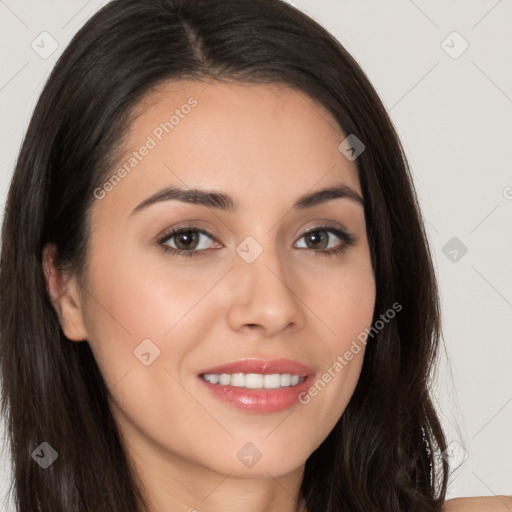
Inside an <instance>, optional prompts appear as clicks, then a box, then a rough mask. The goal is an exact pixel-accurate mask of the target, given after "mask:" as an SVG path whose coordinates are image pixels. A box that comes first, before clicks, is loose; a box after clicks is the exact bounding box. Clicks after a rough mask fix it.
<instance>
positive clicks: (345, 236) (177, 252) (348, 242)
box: [157, 226, 357, 258]
mask: <svg viewBox="0 0 512 512" xmlns="http://www.w3.org/2000/svg"><path fill="white" fill-rule="evenodd" d="M189 231H193V232H197V233H200V234H202V235H206V236H207V237H209V238H211V239H212V240H215V237H213V236H212V235H210V233H208V232H207V231H205V230H203V229H200V228H197V227H193V226H190V227H184V228H178V229H176V230H174V231H170V232H169V233H166V234H164V235H163V236H162V238H160V240H159V241H158V242H157V245H158V247H159V248H161V249H162V250H163V251H165V252H166V253H167V254H172V255H174V256H179V257H184V258H190V257H193V256H202V255H203V254H204V253H205V252H207V251H208V250H209V249H201V250H199V251H197V250H190V251H185V250H182V249H175V248H174V247H169V246H168V245H165V244H166V242H168V241H169V240H170V239H171V238H173V237H175V236H177V235H180V234H182V233H187V232H189ZM322 231H326V232H330V233H333V234H334V235H335V236H337V237H338V238H340V239H341V240H342V241H343V243H342V245H341V246H338V247H336V248H334V249H328V250H323V251H316V250H315V249H306V250H308V251H313V252H314V253H316V254H318V253H320V254H322V255H323V256H334V255H336V254H339V255H341V254H343V253H344V252H345V251H347V250H348V249H349V248H350V247H352V246H353V245H354V244H355V243H356V241H357V239H356V238H355V237H354V236H353V235H351V234H350V233H347V232H346V231H343V230H341V229H339V228H337V227H335V226H317V227H315V228H314V229H311V230H309V231H306V232H305V233H303V234H302V236H301V237H300V238H302V237H304V236H306V235H309V234H311V233H317V232H322ZM300 238H299V240H300ZM303 250H304V249H303Z"/></svg>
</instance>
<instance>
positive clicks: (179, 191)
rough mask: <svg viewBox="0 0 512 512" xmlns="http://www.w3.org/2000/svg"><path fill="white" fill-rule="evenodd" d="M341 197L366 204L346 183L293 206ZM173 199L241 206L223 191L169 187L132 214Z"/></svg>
mask: <svg viewBox="0 0 512 512" xmlns="http://www.w3.org/2000/svg"><path fill="white" fill-rule="evenodd" d="M340 198H346V199H350V200H352V201H355V202H357V203H360V204H361V205H363V206H364V200H363V198H362V197H361V196H360V195H359V194H358V193H357V192H356V191H355V190H354V189H353V188H351V187H349V186H348V185H345V184H340V185H336V186H333V187H329V188H325V189H322V190H317V191H316V192H311V193H308V194H305V195H304V196H302V197H300V198H299V199H298V200H297V201H296V202H295V204H294V205H293V207H292V208H293V209H294V210H304V209H306V208H311V207H312V206H316V205H319V204H321V203H325V202H327V201H330V200H332V199H340ZM172 200H174V201H181V202H184V203H191V204H196V205H200V206H207V207H208V208H216V209H219V210H224V211H229V212H235V211H236V210H238V208H239V205H238V203H237V201H236V200H234V199H233V198H232V197H231V196H228V195H227V194H223V193H222V192H210V191H207V190H200V189H197V188H193V189H191V188H188V189H183V188H178V187H169V188H165V189H163V190H160V191H159V192H157V193H156V194H153V195H152V196H151V197H148V198H147V199H145V200H144V201H142V203H140V204H139V205H138V206H137V207H135V209H134V210H133V211H132V213H131V215H133V214H134V213H136V212H138V211H140V210H142V209H144V208H147V207H148V206H150V205H153V204H156V203H161V202H164V201H172Z"/></svg>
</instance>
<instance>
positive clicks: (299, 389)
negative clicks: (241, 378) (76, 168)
mask: <svg viewBox="0 0 512 512" xmlns="http://www.w3.org/2000/svg"><path fill="white" fill-rule="evenodd" d="M199 379H200V380H201V382H202V383H203V384H204V385H205V386H206V387H207V388H208V390H209V391H210V393H212V395H213V396H214V397H215V398H218V399H219V400H221V401H222V402H224V403H227V404H228V405H231V406H232V407H234V408H236V409H241V410H243V411H248V412H256V413H271V412H278V411H283V410H284V409H288V407H291V406H292V405H295V404H296V403H297V402H298V401H299V395H300V394H301V393H305V392H307V390H308V388H309V387H310V386H311V384H312V382H313V380H314V375H309V376H308V377H306V378H305V379H304V380H303V381H302V382H301V383H300V384H297V385H296V386H287V387H285V388H279V389H264V388H261V389H247V388H242V387H237V386H222V385H220V384H212V383H210V382H207V381H205V380H204V379H203V378H202V377H199Z"/></svg>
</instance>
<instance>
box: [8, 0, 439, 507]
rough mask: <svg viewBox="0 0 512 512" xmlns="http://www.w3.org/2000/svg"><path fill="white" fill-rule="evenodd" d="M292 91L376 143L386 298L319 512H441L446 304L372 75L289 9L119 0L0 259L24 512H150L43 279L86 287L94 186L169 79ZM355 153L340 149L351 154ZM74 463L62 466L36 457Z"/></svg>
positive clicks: (55, 111) (369, 149)
mask: <svg viewBox="0 0 512 512" xmlns="http://www.w3.org/2000/svg"><path fill="white" fill-rule="evenodd" d="M212 77H213V78H215V79H218V80H223V79H231V80H233V79H235V80H243V81H245V82H247V81H248V82H253V83H273V82H274V83H282V84H286V85H288V86H290V87H293V88H295V89H297V90H300V91H303V92H305V93H306V94H308V95H309V96H310V97H311V98H312V99H314V100H316V101H318V102H319V103H320V104H322V105H323V106H324V107H326V108H327V109H328V110H329V111H330V112H331V113H332V114H333V115H334V116H335V118H336V119H337V121H338V122H339V125H340V127H341V128H342V129H343V131H344V132H345V133H346V134H353V135H355V136H356V137H357V138H358V139H360V140H361V141H363V143H364V144H365V151H364V152H363V153H362V154H361V155H360V156H359V157H358V158H357V160H356V164H357V168H358V172H359V178H360V182H361V187H362V192H363V196H364V197H365V218H366V222H367V233H368V239H369V243H370V251H371V258H372V265H373V270H374V273H375V279H376V285H377V295H376V303H375V314H374V321H376V320H377V319H378V318H379V314H381V313H383V312H384V311H386V310H387V309H389V307H390V306H391V305H392V304H394V303H398V304H400V305H402V310H401V311H400V313H399V314H398V315H396V317H395V318H394V319H393V320H392V321H390V322H387V323H386V324H385V325H384V327H383V328H382V329H381V330H379V332H378V333H377V334H375V336H371V337H369V339H368V341H367V346H366V353H365V356H364V363H363V368H362V372H361V375H360V379H359V381H358V384H357V387H356V389H355V392H354V394H353V396H352V398H351V400H350V402H349V404H348V406H347V408H346V410H345V411H344V413H343V415H342V416H341V418H340V420H339V421H338V423H337V424H336V426H335V428H334V429H333V430H332V432H331V433H330V434H329V436H328V437H327V438H326V439H325V441H324V442H323V443H322V444H321V445H320V446H319V447H318V448H317V449H316V450H315V452H314V453H312V454H311V456H310V457H309V458H308V460H307V462H306V466H305V473H304V479H303V482H302V487H301V494H302V495H303V496H304V498H305V500H306V504H307V507H308V510H309V512H335V511H336V512H338V511H349V510H350V511H351V512H370V511H379V512H397V511H404V512H405V511H413V510H414V511H438V510H440V509H441V505H442V503H443V502H444V499H445V493H446V485H447V470H448V467H447V464H446V462H444V461H442V460H441V458H440V457H439V454H440V453H441V452H442V451H444V450H445V448H446V444H445V438H444V436H443V431H442V429H441V426H440V422H439V420H438V417H437V415H436V412H435V410H434V407H433V405H432V402H431V398H430V395H429V381H430V378H431V374H432V370H433V368H434V365H435V361H436V354H437V350H438V345H439V342H440V339H441V333H440V321H439V303H438V290H437V285H436V280H435V275H434V271H433V266H432V263H431V256H430V253H429V247H428V243H427V239H426V235H425V230H424V226H423V222H422V219H421V214H420V211H419V207H418V202H417V198H416V194H415V191H414V187H413V184H412V180H411V176H410V171H409V168H408V164H407V161H406V158H405V156H404V152H403V150H402V147H401V144H400V142H399V139H398V136H397V134H396V131H395V129H394V127H393V125H392V123H391V121H390V119H389V117H388V115H387V113H386V110H385V108H384V106H383V105H382V102H381V101H380V99H379V97H378V95H377V93H376V92H375V90H374V88H373V87H372V86H371V84H370V82H369V80H368V79H367V77H366V76H365V74H364V72H363V71H362V70H361V68H360V67H359V65H358V64H357V62H356V61H355V60H354V59H353V58H352V57H351V56H350V55H349V54H348V53H347V51H346V50H345V49H344V48H343V47H342V45H341V44H340V43H339V42H338V41H337V40H336V39H335V38H333V37H332V36H331V35H330V34H329V33H328V32H327V31H326V30H325V29H323V28H322V27H321V26H320V25H319V24H317V23H316V22H315V21H313V20H312V19H311V18H309V17H308V16H306V15H305V14H303V13H301V12H300V11H299V10H297V9H295V8H293V7H291V6H290V5H288V4H286V3H284V2H282V1H280V0H144V1H140V0H114V1H112V2H110V3H109V4H107V5H106V6H105V7H103V8H102V9H101V10H100V11H99V12H98V13H96V14H95V15H94V16H93V17H92V18H91V19H90V20H89V21H88V22H87V23H86V24H85V26H84V27H83V28H82V29H81V30H80V31H79V32H78V33H77V34H76V36H75V37H74V38H73V40H72V41H71V43H70V44H69V46H68V47H67V48H66V50H65V51H64V52H63V54H62V56H61V57H60V58H59V60H58V62H57V64H56V66H55V68H54V69H53V72H52V74H51V76H50V78H49V80H48V82H47V83H46V85H45V87H44V90H43V92H42V94H41V96H40V98H39V101H38V103H37V106H36V108H35V111H34V113H33V116H32V119H31V122H30V125H29V127H28V130H27V133H26V136H25V140H24V142H23V145H22V148H21V150H20V153H19V157H18V161H17V165H16V169H15V172H14V177H13V180H12V183H11V186H10V190H9V194H8V200H7V204H6V210H5V217H4V222H3V231H2V252H1V261H0V306H1V312H0V322H1V324H0V328H1V337H0V365H1V366H0V371H1V374H0V375H1V378H2V381H1V382H2V407H1V411H2V414H4V415H5V418H6V420H7V423H6V425H7V436H8V437H7V439H8V441H9V443H10V450H11V453H12V469H13V476H14V479H13V491H12V493H13V497H14V501H15V504H16V506H17V510H18V512H34V511H35V510H40V511H42V512H57V511H63V512H64V511H65V512H83V511H95V512H101V511H105V512H107V511H108V512H126V511H139V512H142V511H143V510H147V508H146V505H145V501H144V494H143V490H142V488H141V486H140V482H138V480H137V479H136V478H135V476H134V472H133V471H132V467H131V465H130V463H129V461H128V458H127V454H126V452H125V449H124V446H123V443H122V440H121V438H120V435H119V432H118V430H117V429H116V425H115V423H114V420H113V416H112V414H111V412H110V409H109V406H108V400H107V397H108V389H107V387H106V385H105V382H104V380H103V378H102V375H101V374H100V372H99V369H98V367H97V365H96V362H95V360H94V357H93V355H92V352H91V350H90V347H89V345H88V343H87V342H85V343H72V342H70V340H68V339H66V337H65V336H64V334H63V332H62V329H61V327H60V324H59V321H58V317H57V315H56V312H55V309H54V308H53V306H52V303H51V301H50V298H49V296H48V293H47V290H46V285H45V278H44V272H43V267H42V251H43V248H44V247H45V245H46V244H48V243H54V244H56V247H57V250H58V253H57V264H58V265H60V266H62V267H64V266H65V267H66V268H69V269H72V270H74V271H76V272H77V273H78V275H80V272H82V271H83V270H84V264H85V263H84V262H85V261H86V255H87V250H88V237H89V234H90V233H89V224H88V219H89V217H88V214H89V212H90V208H91V205H92V204H93V202H94V201H95V196H94V190H95V189H96V188H97V187H98V186H100V185H101V184H102V183H104V181H105V177H106V176H108V175H109V173H111V172H112V162H113V161H114V157H115V155H116V151H117V150H118V149H119V148H120V147H121V144H122V141H123V137H124V135H125V134H126V131H127V130H128V129H129V119H130V112H131V111H132V109H133V108H134V107H135V106H136V105H137V103H138V102H139V101H140V100H141V99H142V97H143V96H144V95H145V94H146V93H148V92H149V91H151V89H152V88H154V87H155V86H156V85H158V84H159V83H161V82H163V81H167V80H179V79H184V78H187V79H190V78H192V79H198V80H200V79H205V78H212ZM340 142H341V141H340ZM42 442H47V443H48V444H49V445H51V446H52V447H53V448H54V449H55V450H56V451H57V452H58V459H57V461H55V462H54V463H53V464H51V465H50V466H49V467H48V468H47V469H44V470H43V469H42V468H41V467H40V465H38V464H36V463H35V461H34V459H33V457H32V456H31V454H33V452H34V450H36V448H38V447H39V446H40V445H41V443H42Z"/></svg>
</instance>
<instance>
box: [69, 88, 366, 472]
mask: <svg viewBox="0 0 512 512" xmlns="http://www.w3.org/2000/svg"><path fill="white" fill-rule="evenodd" d="M347 135H348V134H344V133H343V132H342V131H341V130H340V128H339V127H338V126H337V124H336V122H335V120H334V118H333V117H332V116H331V115H330V114H329V113H328V112H327V111H326V110H325V109H323V108H322V107H321V106H320V105H318V104H317V103H316V102H314V101H313V100H312V99H311V98H309V97H307V96H305V95H304V94H302V93H299V92H296V91H294V90H292V89H289V88H286V87H284V86H278V85H252V84H251V85H249V84H241V83H229V84H227V83H212V84H210V85H207V84H206V83H204V82H195V81H182V82H178V83H169V84H166V85H165V86H164V87H160V88H159V90H158V91H153V92H152V93H151V94H150V95H148V96H147V97H146V98H145V100H144V101H143V103H141V104H140V105H139V107H138V108H137V111H136V112H135V113H134V116H133V123H132V124H131V127H130V130H129V134H128V137H127V139H126V141H125V144H124V153H123V155H122V156H121V157H120V159H119V162H118V165H117V166H116V167H115V168H114V169H112V173H113V175H115V176H117V177H113V178H112V179H111V180H110V181H108V182H106V183H105V184H104V186H103V187H102V188H101V189H97V190H96V192H95V195H96V197H97V199H96V201H95V204H94V206H93V208H92V210H91V212H90V226H91V231H90V244H89V253H88V254H89V259H88V265H87V272H86V275H85V276H83V280H82V281H81V286H79V285H78V284H77V280H75V279H74V278H72V279H71V280H70V281H69V282H68V285H69V290H70V293H71V292H72V291H73V290H79V291H80V292H81V293H77V294H76V300H75V301H74V302H73V301H71V300H68V302H63V303H62V304H61V306H60V308H61V318H62V322H63V328H64V331H65V333H66V335H67V336H68V338H70V339H71V340H76V341H79V340H83V339H87V343H89V344H90V347H91V349H92V351H93V353H94V356H95V358H96V360H97V363H98V365H99V368H100V370H101V372H102V374H103V376H104V379H105V382H106V384H107V386H108V387H109V390H110V393H111V406H112V410H113V413H114V416H115V418H116V421H117V422H118V424H119V426H120V429H121V432H122V433H123V435H124V437H125V439H126V442H127V444H128V445H129V446H130V448H131V450H132V453H133V454H138V455H137V456H140V458H141V459H142V458H144V459H145V460H150V459H151V460H152V463H153V464H154V465H155V466H159V467H161V468H163V467H164V466H165V465H168V466H172V467H181V468H186V467H188V468H190V467H194V468H202V469H203V470H209V471H213V472H215V473H222V474H227V473H231V474H232V475H240V476H258V475H260V476H266V475H268V473H270V474H272V475H284V474H287V473H290V472H292V471H294V470H297V468H302V467H303V464H304V463H305V461H306V459H307V457H308V456H309V455H310V454H311V453H312V452H313V451H314V450H315V449H316V448H317V447H318V446H319V445H320V444H321V442H322V441H323V440H324V439H325V438H326V436H327V435H328V434H329V432H330V431H331V430H332V428H333V427H334V426H335V424H336V422H337V421H338V419H339V418H340V416H341V415H342V413H343V411H344V409H345V408H346V406H347V404H348V402H349V399H350V397H351V395H352V393H353V391H354V388H355V386H356V383H357V381H358V377H359V374H360V370H361V365H362V362H363V355H364V346H360V347H358V348H359V350H358V351H356V350H353V347H354V344H353V341H354V340H356V339H357V336H358V334H360V333H361V332H362V331H364V330H365V328H368V327H370V325H371V321H372V315H373V309H374V301H375V281H374V275H373V271H372V266H371V260H370V251H369V246H368V240H367V236H366V225H365V217H364V210H363V205H362V203H361V202H360V201H359V200H358V199H357V196H359V197H362V193H361V187H360V183H359V179H358V173H357V168H356V165H355V162H353V161H350V160H348V159H347V158H346V157H345V156H344V155H343V154H342V153H341V152H340V150H339V149H338V146H339V145H340V143H341V142H342V141H343V140H344V139H345V138H346V136H347ZM144 148H145V149H144ZM123 166H124V167H123ZM122 169H124V172H123V171H122ZM170 188H178V189H179V190H180V191H181V192H182V197H179V196H178V193H177V192H176V190H175V191H174V192H169V189H170ZM330 188H336V189H337V192H336V193H330V194H327V193H326V194H323V195H320V196H319V195H314V194H315V193H316V192H318V191H320V190H323V189H330ZM192 189H198V190H199V191H198V192H196V193H192ZM166 190H167V192H168V193H167V194H166V193H165V191H166ZM183 192H185V193H187V194H188V196H186V197H185V196H183ZM206 192H208V193H214V194H222V197H220V196H204V195H203V196H201V195H200V194H204V193H206ZM224 196H229V197H228V198H226V197H224ZM306 196H310V198H309V199H304V198H305V197H306ZM219 197H220V198H219ZM176 231H177V232H178V234H176V233H175V232H176ZM351 347H352V349H351ZM347 352H351V354H352V357H351V358H349V357H346V356H347ZM247 360H249V363H248V362H247ZM275 360H278V361H277V362H276V361H275ZM342 360H343V363H342V362H341V361H342ZM269 361H270V362H271V364H268V362H269ZM228 363H234V365H232V366H230V367H226V368H220V367H222V366H224V365H226V364H228ZM336 363H338V364H336ZM340 367H341V368H340ZM204 373H207V374H210V375H212V376H211V377H206V378H207V379H208V378H210V380H211V382H206V380H205V378H204V377H202V375H203V374H204ZM327 373H328V374H329V375H327V376H326V374H327ZM220 374H225V375H224V376H219V375H220ZM232 374H233V375H232ZM234 374H242V375H234ZM247 374H251V375H250V376H247ZM227 375H231V377H229V378H228V377H227ZM290 375H291V376H290ZM293 375H296V377H293ZM304 379H306V380H304ZM218 380H220V383H216V382H217V381H218ZM297 380H299V383H298V384H296V385H293V384H294V382H296V381H297ZM261 385H263V386H266V387H263V388H260V387H259V386H261ZM276 386H277V387H276ZM313 388H315V389H316V392H315V391H311V390H312V389H313ZM308 390H309V391H311V392H308Z"/></svg>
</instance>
